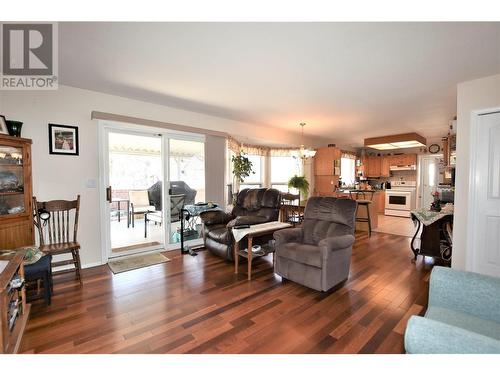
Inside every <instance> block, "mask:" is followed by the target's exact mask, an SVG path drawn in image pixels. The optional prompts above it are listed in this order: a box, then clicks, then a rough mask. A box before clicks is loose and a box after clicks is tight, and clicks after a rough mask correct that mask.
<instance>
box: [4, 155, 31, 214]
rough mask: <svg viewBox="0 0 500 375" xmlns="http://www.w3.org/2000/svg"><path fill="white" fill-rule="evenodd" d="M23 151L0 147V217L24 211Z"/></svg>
mask: <svg viewBox="0 0 500 375" xmlns="http://www.w3.org/2000/svg"><path fill="white" fill-rule="evenodd" d="M23 168H24V167H23V149H22V148H21V147H12V146H2V145H0V216H4V215H15V214H21V213H24V212H25V211H26V207H25V199H24V170H23Z"/></svg>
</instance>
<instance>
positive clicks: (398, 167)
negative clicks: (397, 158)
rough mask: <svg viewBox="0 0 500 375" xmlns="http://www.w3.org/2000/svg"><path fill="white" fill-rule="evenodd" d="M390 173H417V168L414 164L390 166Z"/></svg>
mask: <svg viewBox="0 0 500 375" xmlns="http://www.w3.org/2000/svg"><path fill="white" fill-rule="evenodd" d="M389 170H390V171H416V170H417V166H416V165H414V164H411V165H390V166H389Z"/></svg>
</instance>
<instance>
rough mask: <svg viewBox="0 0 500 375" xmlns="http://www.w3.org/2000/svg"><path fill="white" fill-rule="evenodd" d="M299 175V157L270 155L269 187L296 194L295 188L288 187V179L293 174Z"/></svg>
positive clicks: (300, 170) (300, 169)
mask: <svg viewBox="0 0 500 375" xmlns="http://www.w3.org/2000/svg"><path fill="white" fill-rule="evenodd" d="M295 175H297V176H301V175H302V168H301V162H300V159H297V158H294V157H292V156H272V157H271V187H272V188H274V189H278V190H280V191H283V192H287V191H290V192H291V193H293V194H297V193H298V192H297V191H296V189H290V190H289V189H288V180H289V179H290V177H293V176H295Z"/></svg>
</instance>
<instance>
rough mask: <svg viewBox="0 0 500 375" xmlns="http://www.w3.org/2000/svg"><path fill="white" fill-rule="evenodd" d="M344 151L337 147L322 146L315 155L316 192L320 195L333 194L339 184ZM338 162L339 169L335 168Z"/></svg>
mask: <svg viewBox="0 0 500 375" xmlns="http://www.w3.org/2000/svg"><path fill="white" fill-rule="evenodd" d="M341 157H342V152H341V151H340V149H338V148H336V147H322V148H319V149H317V150H316V155H315V156H314V192H315V194H316V195H320V196H331V195H332V194H333V192H334V191H335V188H336V187H337V186H338V184H339V177H340V158H341ZM335 163H337V166H338V170H336V169H335Z"/></svg>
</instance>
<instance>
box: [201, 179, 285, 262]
mask: <svg viewBox="0 0 500 375" xmlns="http://www.w3.org/2000/svg"><path fill="white" fill-rule="evenodd" d="M279 210H280V191H279V190H276V189H267V188H262V189H243V190H241V191H240V192H239V193H238V196H237V198H236V204H235V205H234V207H233V210H232V211H231V213H226V212H223V211H206V212H202V213H201V214H200V217H201V221H202V223H203V242H204V244H205V247H206V248H207V249H208V250H210V251H211V252H212V253H213V254H215V255H218V256H220V257H222V258H224V259H227V260H230V261H232V260H233V259H234V256H233V246H234V239H233V235H232V232H231V228H232V227H234V226H235V225H241V224H249V225H252V224H261V223H266V222H269V221H277V220H278V217H279ZM271 239H272V236H269V237H268V238H267V237H265V236H262V237H259V238H256V239H255V241H254V244H263V243H266V242H268V241H269V240H271ZM242 241H245V242H246V240H242ZM244 247H246V245H244V244H243V243H242V248H244Z"/></svg>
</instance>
